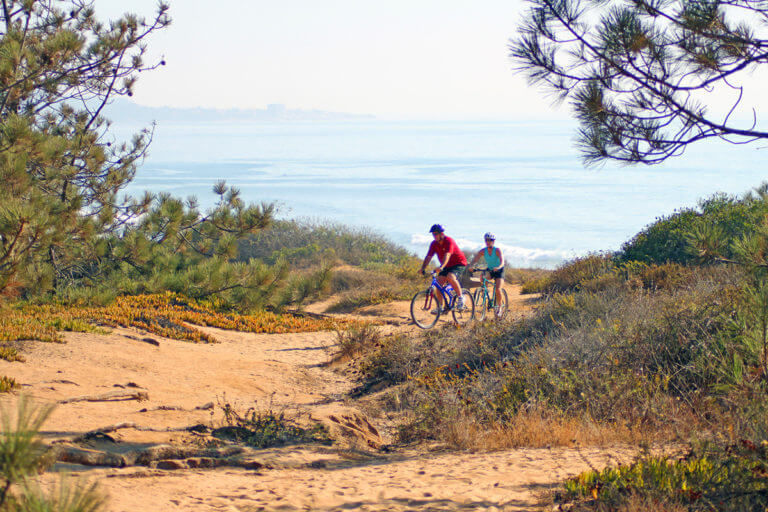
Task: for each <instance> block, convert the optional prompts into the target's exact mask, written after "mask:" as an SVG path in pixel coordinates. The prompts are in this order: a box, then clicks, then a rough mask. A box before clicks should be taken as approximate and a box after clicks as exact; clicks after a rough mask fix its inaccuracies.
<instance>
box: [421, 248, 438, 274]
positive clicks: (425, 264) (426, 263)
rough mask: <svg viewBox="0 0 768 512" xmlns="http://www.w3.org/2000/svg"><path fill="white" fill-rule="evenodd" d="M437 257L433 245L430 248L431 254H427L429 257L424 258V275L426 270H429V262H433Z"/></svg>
mask: <svg viewBox="0 0 768 512" xmlns="http://www.w3.org/2000/svg"><path fill="white" fill-rule="evenodd" d="M434 255H435V249H434V247H432V245H430V246H429V252H427V256H426V257H425V258H424V262H423V263H422V264H421V273H422V274H423V273H424V269H425V268H427V265H429V262H430V261H432V256H434Z"/></svg>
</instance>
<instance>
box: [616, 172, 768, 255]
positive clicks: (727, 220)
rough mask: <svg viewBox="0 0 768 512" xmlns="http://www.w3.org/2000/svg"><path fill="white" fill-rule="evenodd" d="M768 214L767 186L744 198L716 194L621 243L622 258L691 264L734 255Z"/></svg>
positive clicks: (658, 220)
mask: <svg viewBox="0 0 768 512" xmlns="http://www.w3.org/2000/svg"><path fill="white" fill-rule="evenodd" d="M766 215H768V198H767V197H766V196H765V187H764V186H763V187H759V188H758V189H756V191H755V192H750V193H748V194H746V195H744V196H743V197H741V198H736V197H734V196H729V195H726V194H715V195H713V196H712V197H710V198H707V199H705V200H702V201H701V202H700V203H699V206H698V208H695V209H694V208H686V209H682V210H679V211H677V212H675V213H673V214H671V215H668V216H664V217H660V218H658V219H657V220H656V221H655V222H653V223H652V224H650V225H649V226H647V227H646V228H645V229H643V230H642V231H640V232H639V233H638V234H637V235H635V236H634V237H633V238H632V239H630V240H629V241H627V242H626V243H624V244H623V245H622V247H621V252H620V255H619V258H620V259H621V260H622V261H641V262H644V263H682V264H690V263H695V262H701V261H710V260H712V259H715V258H717V257H725V258H731V257H733V250H732V245H733V243H734V242H736V241H737V240H739V239H741V238H742V237H744V236H746V235H749V234H751V233H754V232H755V231H756V230H758V229H759V227H760V226H761V225H762V224H763V223H764V221H765V218H766Z"/></svg>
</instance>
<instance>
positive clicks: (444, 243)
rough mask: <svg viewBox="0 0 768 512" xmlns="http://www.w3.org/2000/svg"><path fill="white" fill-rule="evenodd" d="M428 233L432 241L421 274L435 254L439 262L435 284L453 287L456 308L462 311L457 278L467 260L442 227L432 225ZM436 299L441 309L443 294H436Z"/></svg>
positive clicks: (461, 299) (462, 306)
mask: <svg viewBox="0 0 768 512" xmlns="http://www.w3.org/2000/svg"><path fill="white" fill-rule="evenodd" d="M429 232H430V233H432V237H433V238H434V240H433V241H432V243H431V244H430V245H429V252H427V256H426V257H425V258H424V263H422V265H421V273H422V274H424V269H426V268H427V265H429V262H430V261H432V256H434V255H435V254H437V259H438V260H439V261H440V267H439V268H438V270H439V272H438V274H437V282H438V283H440V286H445V283H446V281H447V282H449V283H450V284H451V286H453V289H454V290H455V292H456V295H457V300H456V307H457V308H459V309H463V308H464V299H463V298H462V296H461V285H460V284H459V279H458V278H459V276H461V273H462V272H463V271H464V269H465V268H466V266H467V258H466V257H465V256H464V253H463V252H461V249H459V246H458V245H456V241H455V240H454V239H453V238H451V237H449V236H445V230H444V229H443V226H441V225H440V224H434V225H433V226H432V227H431V228H429ZM436 298H437V304H438V307H443V294H442V293H438V294H436Z"/></svg>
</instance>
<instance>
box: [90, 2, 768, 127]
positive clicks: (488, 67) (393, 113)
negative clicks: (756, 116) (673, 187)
mask: <svg viewBox="0 0 768 512" xmlns="http://www.w3.org/2000/svg"><path fill="white" fill-rule="evenodd" d="M169 3H170V5H171V11H170V12H171V17H172V18H173V24H172V25H171V26H170V27H169V28H167V29H166V30H164V31H162V32H159V33H157V34H156V35H155V37H153V38H152V39H151V40H150V41H149V47H150V50H151V51H152V53H153V55H155V56H156V57H158V58H159V56H160V55H164V56H165V58H166V61H167V66H165V67H164V68H160V69H158V70H157V71H154V72H152V73H146V74H144V75H142V76H141V79H140V80H139V83H138V86H137V88H136V95H135V96H134V100H135V101H136V102H138V103H140V104H144V105H151V106H176V107H195V106H203V107H216V108H231V107H235V108H264V107H265V106H266V105H268V104H270V103H283V104H285V105H287V106H288V107H290V108H302V109H320V110H328V111H337V112H350V113H360V114H374V115H376V116H379V117H384V118H387V117H394V118H404V117H405V118H409V117H410V118H413V117H420V118H453V119H461V118H488V117H490V118H500V119H509V120H513V119H531V118H541V117H561V118H564V117H568V109H567V106H564V107H560V108H559V109H555V108H554V107H552V106H551V102H550V101H548V100H547V98H545V97H544V96H543V95H542V91H541V90H540V89H537V88H532V87H529V86H528V85H527V84H526V81H525V79H524V77H523V76H522V75H520V74H516V73H514V72H513V71H512V67H513V63H512V62H511V61H510V59H509V57H508V53H509V50H508V47H507V46H508V41H509V38H510V37H512V36H514V34H515V29H516V27H517V26H518V24H519V22H520V16H521V14H522V12H523V10H524V8H525V4H524V2H523V0H479V1H470V0H440V1H438V0H417V1H413V0H388V1H387V2H374V1H373V0H322V1H319V0H281V1H275V0H269V1H267V0H218V1H216V2H211V0H170V2H169ZM95 5H96V9H97V14H98V15H99V16H100V17H101V18H102V19H106V18H114V17H116V16H119V15H120V14H122V13H123V12H125V11H126V10H130V11H132V12H134V13H137V14H141V15H145V16H150V15H151V14H152V13H153V11H154V9H155V6H156V0H131V1H130V2H126V1H125V0H95ZM754 81H755V83H756V85H755V86H753V87H751V88H749V89H748V91H747V92H748V95H747V97H745V101H744V104H751V103H750V101H752V102H753V103H760V102H762V103H763V104H764V107H763V109H759V111H763V112H764V111H765V110H764V109H765V107H766V106H768V105H765V104H766V103H768V100H766V97H765V95H763V94H761V92H762V90H763V89H764V87H762V83H761V82H760V81H759V80H758V79H754ZM749 94H751V97H750V96H749ZM718 98H720V95H719V94H718V93H712V94H710V95H709V97H708V98H707V101H708V103H710V100H711V104H710V106H714V104H716V103H718Z"/></svg>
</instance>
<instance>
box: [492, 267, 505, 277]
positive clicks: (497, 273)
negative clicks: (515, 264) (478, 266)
mask: <svg viewBox="0 0 768 512" xmlns="http://www.w3.org/2000/svg"><path fill="white" fill-rule="evenodd" d="M505 270H506V267H505V268H503V269H501V270H489V271H488V273H489V274H490V275H491V279H504V271H505Z"/></svg>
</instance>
